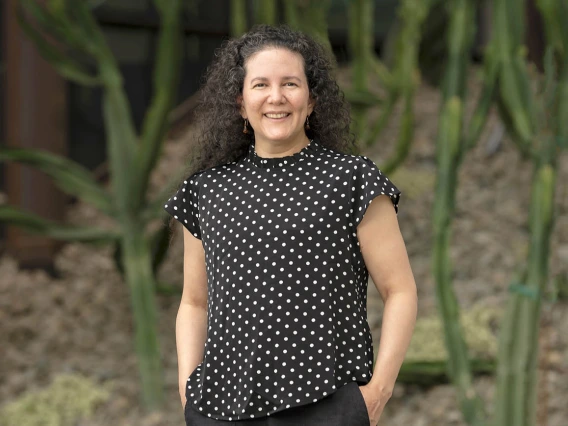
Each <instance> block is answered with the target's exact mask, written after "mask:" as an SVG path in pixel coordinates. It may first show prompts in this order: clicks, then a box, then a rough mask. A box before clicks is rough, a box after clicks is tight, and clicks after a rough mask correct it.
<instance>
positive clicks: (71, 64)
mask: <svg viewBox="0 0 568 426" xmlns="http://www.w3.org/2000/svg"><path fill="white" fill-rule="evenodd" d="M181 6H182V3H181V1H180V0H168V1H166V0H155V7H156V9H157V11H158V12H159V15H160V17H161V22H162V24H161V29H160V35H159V38H158V48H157V57H156V66H155V70H154V95H153V98H152V101H151V105H150V107H149V108H148V110H147V113H146V117H145V119H144V122H143V125H142V130H141V132H140V134H137V132H136V130H135V127H134V124H133V121H132V117H131V111H130V106H129V104H128V100H127V98H126V94H125V92H124V90H123V87H122V75H121V74H120V71H119V68H118V65H117V63H116V60H115V58H114V57H113V55H112V53H111V51H110V49H109V47H108V45H107V43H106V41H105V39H104V36H103V33H102V31H101V30H100V28H99V27H98V25H97V23H96V21H95V19H94V17H93V16H92V14H91V12H90V10H89V8H88V3H87V2H84V1H79V2H68V1H65V2H62V1H51V2H47V3H46V6H40V5H39V4H38V2H37V1H36V0H22V1H21V2H20V4H19V7H18V8H17V16H18V19H19V22H20V25H21V26H22V28H23V30H24V31H25V32H26V34H27V35H28V36H29V37H30V38H31V39H32V41H34V43H35V45H36V47H37V48H38V50H39V52H40V53H41V54H42V56H43V57H44V58H45V59H47V60H48V61H49V62H50V63H51V64H53V66H54V67H55V69H56V70H57V71H58V72H59V73H60V74H61V75H62V76H64V77H66V78H68V79H70V80H72V81H74V82H76V83H78V84H82V85H89V86H95V85H96V86H100V87H102V90H103V115H104V122H105V127H106V135H107V141H106V143H107V147H108V149H107V151H108V153H109V162H110V171H111V174H110V175H111V190H110V192H109V191H107V190H106V189H104V188H102V187H101V186H100V185H99V184H98V183H97V182H95V180H94V178H93V177H92V175H91V173H90V172H89V171H88V170H86V169H84V168H83V167H81V166H80V165H77V164H75V163H73V162H72V161H70V160H68V159H65V158H61V157H58V156H56V155H53V154H51V153H48V152H40V151H36V150H27V149H13V148H5V147H3V148H1V149H0V161H19V162H22V163H26V164H29V165H32V166H35V167H37V168H39V169H40V170H42V171H44V172H45V173H47V174H48V175H49V176H50V177H51V178H52V179H53V180H54V183H55V184H56V185H57V186H58V187H59V188H60V189H61V190H62V191H64V192H66V193H68V194H71V195H76V196H77V197H79V198H80V199H81V200H82V201H84V202H86V203H89V204H91V205H93V206H95V207H97V208H99V209H100V210H101V211H102V212H104V213H105V214H106V215H108V216H109V217H112V218H113V219H114V220H115V223H114V226H113V227H112V228H111V229H109V230H103V229H98V228H95V227H90V226H87V227H74V226H69V225H66V224H56V223H52V222H50V221H47V220H45V219H43V218H41V217H37V216H35V215H33V214H30V213H28V212H24V211H20V210H18V209H16V208H14V207H11V206H8V205H3V206H0V220H3V221H5V222H8V223H11V224H13V225H15V226H20V227H22V228H25V229H26V230H28V231H31V232H36V233H40V234H43V235H47V236H51V237H53V238H58V239H63V240H67V241H82V242H88V243H97V244H113V245H115V246H116V249H117V259H118V260H119V262H118V268H119V269H120V270H121V271H122V272H123V274H124V276H125V280H126V282H127V283H128V286H129V288H130V295H131V304H132V310H133V314H134V320H135V348H136V353H137V356H138V362H139V371H140V378H141V381H142V395H143V400H144V402H145V405H146V406H147V407H149V408H156V407H158V406H159V405H160V403H161V402H162V400H163V386H162V369H161V360H160V353H159V346H158V338H157V331H156V326H157V324H156V319H157V318H156V317H157V310H156V306H155V300H154V291H155V288H156V282H155V268H156V267H157V264H158V261H159V259H161V258H163V253H164V252H165V250H166V249H167V243H168V239H167V238H166V237H167V233H168V232H169V230H168V228H167V227H165V226H164V227H161V228H160V229H159V230H158V231H155V232H154V233H149V232H147V231H146V228H147V226H148V225H149V223H150V222H151V221H153V220H155V219H161V220H162V221H164V220H165V217H166V215H167V213H165V212H164V211H163V209H162V205H163V203H164V202H165V200H166V199H167V196H168V195H169V194H170V192H171V187H172V185H168V186H167V188H164V190H163V191H162V192H161V193H160V194H159V196H158V197H157V198H156V199H155V200H151V201H148V200H146V196H147V194H146V193H147V188H148V183H149V178H150V173H151V171H152V170H153V168H154V166H155V165H156V161H157V160H158V158H159V154H160V150H161V146H162V141H163V138H164V136H165V132H166V126H167V115H168V113H169V112H170V110H171V109H172V107H173V105H174V102H175V97H176V94H177V87H178V79H179V73H180V66H179V65H180V64H179V61H180V58H181V45H182V44H181V43H182V31H181V22H180V15H181V13H180V11H181ZM31 18H33V21H32V19H31ZM45 35H48V36H49V37H50V38H51V39H54V40H55V41H56V42H57V43H53V44H51V43H49V42H47V41H46V39H48V38H46V37H45ZM71 49H74V50H80V51H82V52H84V53H85V54H86V55H88V56H89V57H90V59H91V61H92V62H94V64H95V65H96V66H95V70H96V72H95V73H91V72H89V71H88V68H87V67H86V66H85V65H84V64H83V63H81V62H79V61H78V60H77V59H75V58H74V57H72V56H71V55H69V54H68V53H67V52H66V50H71ZM176 178H178V176H176ZM158 243H159V245H158ZM155 251H156V252H155Z"/></svg>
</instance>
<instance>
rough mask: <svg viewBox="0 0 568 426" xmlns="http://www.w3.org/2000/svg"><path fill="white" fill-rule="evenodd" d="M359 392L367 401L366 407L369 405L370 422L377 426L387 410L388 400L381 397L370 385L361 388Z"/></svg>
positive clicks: (372, 425)
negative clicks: (385, 409)
mask: <svg viewBox="0 0 568 426" xmlns="http://www.w3.org/2000/svg"><path fill="white" fill-rule="evenodd" d="M359 390H360V391H361V394H362V395H363V399H364V400H365V405H367V413H368V414H369V422H370V425H371V426H375V425H376V424H377V422H378V421H379V419H380V418H381V415H382V414H383V410H384V408H385V404H386V403H387V400H388V399H387V398H384V397H381V395H380V393H378V392H377V391H376V390H374V389H373V388H372V387H370V386H369V385H368V384H367V385H363V386H359Z"/></svg>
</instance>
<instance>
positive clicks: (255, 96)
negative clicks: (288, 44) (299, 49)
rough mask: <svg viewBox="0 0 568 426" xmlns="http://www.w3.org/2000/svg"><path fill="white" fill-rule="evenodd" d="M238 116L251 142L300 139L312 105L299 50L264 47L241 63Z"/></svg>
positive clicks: (303, 136) (304, 135)
mask: <svg viewBox="0 0 568 426" xmlns="http://www.w3.org/2000/svg"><path fill="white" fill-rule="evenodd" d="M245 72H246V75H245V80H244V83H243V92H242V96H240V97H239V99H238V102H239V104H240V105H241V116H242V117H243V118H247V119H248V121H249V123H250V126H251V127H252V128H253V129H254V137H255V143H258V142H260V143H261V144H274V143H278V144H290V145H294V144H296V143H298V144H299V143H301V141H302V139H307V138H306V133H305V131H304V124H305V122H306V116H308V115H310V114H311V113H312V111H313V109H314V101H313V100H312V99H311V98H310V91H309V88H308V81H307V78H306V74H305V72H304V62H303V59H302V56H301V55H300V54H299V53H296V52H292V51H290V50H288V49H284V48H268V49H265V50H261V51H260V52H257V53H255V54H254V55H252V56H251V57H249V59H248V60H247V61H246V63H245Z"/></svg>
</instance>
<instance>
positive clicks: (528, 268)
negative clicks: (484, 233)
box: [493, 0, 568, 426]
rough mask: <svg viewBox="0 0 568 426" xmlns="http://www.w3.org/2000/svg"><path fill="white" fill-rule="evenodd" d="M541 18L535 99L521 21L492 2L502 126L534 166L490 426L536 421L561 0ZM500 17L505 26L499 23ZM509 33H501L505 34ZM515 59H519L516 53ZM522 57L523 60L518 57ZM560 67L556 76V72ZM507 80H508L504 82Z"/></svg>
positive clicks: (566, 64) (563, 62)
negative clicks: (543, 45)
mask: <svg viewBox="0 0 568 426" xmlns="http://www.w3.org/2000/svg"><path fill="white" fill-rule="evenodd" d="M537 5H538V7H539V9H540V12H541V15H542V17H543V19H544V23H545V28H546V29H547V31H546V36H547V46H548V47H547V50H546V55H545V60H544V65H545V73H544V76H542V77H539V79H540V80H541V81H540V87H539V94H538V96H537V95H536V94H533V88H532V84H531V79H530V78H529V71H528V68H527V66H526V63H525V62H524V60H523V59H522V57H523V54H522V52H523V50H524V48H523V46H522V42H523V32H522V30H523V23H522V18H523V17H522V16H516V15H515V14H513V15H514V16H516V19H517V21H515V20H514V19H511V15H510V12H511V10H510V9H509V7H510V5H509V2H508V1H507V0H498V1H496V2H495V11H496V13H495V17H496V20H498V22H500V23H505V22H507V23H508V25H510V26H511V27H512V28H511V29H509V31H511V32H512V34H513V35H514V37H511V36H510V35H506V34H500V33H499V32H498V34H497V35H496V36H495V43H496V45H498V46H499V47H500V49H501V55H503V56H501V57H500V64H499V67H500V72H499V80H498V81H499V83H500V85H499V96H500V97H501V99H502V106H501V111H502V112H503V113H504V114H505V116H506V120H505V123H506V125H507V128H508V130H509V132H510V133H511V135H513V138H514V140H515V142H516V143H517V144H518V146H519V149H520V150H521V151H522V152H523V153H524V155H525V157H527V158H528V159H530V160H532V162H533V164H534V174H533V180H532V185H531V204H530V210H529V235H530V245H529V252H528V254H527V261H526V263H525V265H524V266H523V268H522V269H521V270H519V272H518V273H517V275H516V276H515V278H514V280H513V281H512V283H511V285H510V287H509V291H510V292H511V296H510V298H509V300H508V303H507V309H506V314H505V322H504V327H503V329H502V331H501V333H500V340H499V358H498V368H497V388H496V394H495V398H496V400H495V412H494V418H493V424H494V425H495V426H497V425H502V424H514V425H519V426H532V425H535V424H536V421H537V409H536V407H537V389H538V387H537V367H538V366H537V361H538V353H539V339H538V334H539V333H538V331H539V324H540V313H541V304H542V296H543V294H544V293H545V290H546V283H547V282H548V272H549V269H548V258H549V249H550V236H551V233H552V230H553V227H554V189H555V186H556V158H557V156H558V153H559V151H560V149H562V148H563V146H562V144H559V143H558V141H559V140H565V138H566V136H568V133H567V131H568V129H567V127H566V121H567V120H568V109H567V108H568V91H567V90H566V87H567V85H568V55H567V54H566V49H567V48H568V31H566V30H565V26H564V25H563V24H562V23H563V22H565V21H566V19H568V8H567V7H566V6H565V3H564V2H562V1H561V0H540V1H538V2H537ZM505 17H506V19H505ZM507 29H508V28H507V27H505V28H503V31H506V30H507ZM515 52H517V54H515ZM519 52H521V53H519ZM557 64H558V68H559V72H558V73H557V72H556V71H557V70H556V68H557ZM537 77H538V76H537ZM504 79H508V81H503V80H504Z"/></svg>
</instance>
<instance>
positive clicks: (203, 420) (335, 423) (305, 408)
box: [185, 382, 371, 426]
mask: <svg viewBox="0 0 568 426" xmlns="http://www.w3.org/2000/svg"><path fill="white" fill-rule="evenodd" d="M185 424H186V426H229V425H231V426H370V425H371V421H370V420H369V413H368V412H367V405H366V404H365V399H364V398H363V394H362V393H361V391H360V390H359V385H358V383H357V382H350V383H348V384H346V385H345V386H342V387H340V388H339V389H337V390H336V391H335V392H334V393H332V394H331V395H327V396H326V397H324V398H322V399H320V400H318V401H316V402H312V403H310V404H306V405H300V406H298V407H292V408H288V409H286V410H283V411H279V412H277V413H274V414H271V415H270V416H265V417H260V418H258V419H250V420H236V421H227V420H216V419H212V418H210V417H207V416H204V415H203V414H201V413H200V412H198V411H197V410H196V409H194V408H193V406H192V405H191V404H189V403H186V404H185Z"/></svg>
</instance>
